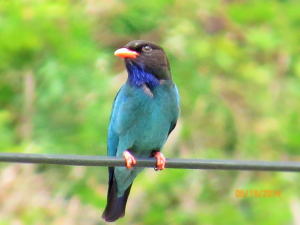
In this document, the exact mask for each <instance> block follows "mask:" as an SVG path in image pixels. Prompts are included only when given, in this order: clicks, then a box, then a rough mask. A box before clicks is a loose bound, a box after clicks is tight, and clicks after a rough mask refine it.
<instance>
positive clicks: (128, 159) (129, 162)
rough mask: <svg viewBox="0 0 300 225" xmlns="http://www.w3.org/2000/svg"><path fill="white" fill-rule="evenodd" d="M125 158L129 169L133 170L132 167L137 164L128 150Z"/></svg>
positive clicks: (124, 155) (124, 154) (125, 152)
mask: <svg viewBox="0 0 300 225" xmlns="http://www.w3.org/2000/svg"><path fill="white" fill-rule="evenodd" d="M123 157H124V159H125V163H126V167H127V169H131V167H132V165H135V164H136V160H135V158H134V156H133V155H131V154H130V152H129V151H127V150H126V151H124V152H123Z"/></svg>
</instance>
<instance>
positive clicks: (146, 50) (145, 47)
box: [143, 45, 152, 52]
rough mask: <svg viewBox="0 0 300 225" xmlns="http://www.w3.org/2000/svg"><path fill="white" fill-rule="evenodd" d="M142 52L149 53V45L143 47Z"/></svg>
mask: <svg viewBox="0 0 300 225" xmlns="http://www.w3.org/2000/svg"><path fill="white" fill-rule="evenodd" d="M143 51H144V52H151V51H152V48H151V47H150V46H149V45H146V46H144V47H143Z"/></svg>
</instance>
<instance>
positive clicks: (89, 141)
mask: <svg viewBox="0 0 300 225" xmlns="http://www.w3.org/2000/svg"><path fill="white" fill-rule="evenodd" d="M299 8H300V2H299V1H296V0H294V1H293V0H281V1H275V0H273V1H267V0H252V1H251V0H249V1H247V0H244V1H240V0H222V1H221V0H219V1H204V0H189V1H182V0H167V1H161V0H153V1H138V0H131V1H121V0H115V1H107V0H82V1H76V0H73V1H71V0H69V1H68V0H59V1H55V0H22V1H21V0H9V1H8V0H1V1H0V151H1V152H23V153H48V154H78V155H80V154H84V155H106V133H107V126H108V122H109V116H110V110H111V106H112V102H113V99H114V96H115V95H116V93H117V91H118V89H119V88H120V86H121V85H122V84H123V83H124V82H125V80H126V76H127V74H126V71H125V67H124V65H123V62H122V60H121V59H119V58H117V57H114V55H113V52H114V51H115V50H116V49H118V48H120V47H122V46H124V45H125V44H126V43H127V42H129V41H131V40H136V39H145V40H151V41H154V42H157V43H158V44H160V45H161V46H163V47H164V49H165V51H166V53H167V55H168V57H169V60H170V64H171V69H172V74H173V78H174V81H175V82H176V84H177V86H178V88H179V92H180V99H181V117H180V119H179V122H178V125H177V127H176V129H175V131H174V132H173V133H172V135H171V136H170V138H169V140H168V143H167V144H166V146H165V148H164V151H163V152H164V154H165V156H166V157H169V158H203V159H237V160H266V161H299V159H300V157H299V154H298V152H299V149H300V117H299V111H300V101H299V97H300V54H299V51H300V13H299ZM0 170H1V176H0V224H1V225H2V224H4V225H6V224H7V225H10V224H41V225H43V224H71V225H72V224H104V222H103V220H102V219H101V218H100V216H101V214H102V212H103V210H104V207H105V204H106V190H107V179H108V177H107V168H105V167H101V168H96V167H90V168H88V167H71V166H54V165H21V164H7V163H1V164H0ZM299 184H300V176H299V174H297V173H278V172H254V171H253V172H241V171H212V170H211V171H210V170H183V169H166V170H164V171H162V172H155V171H154V170H152V169H147V170H145V171H144V172H143V173H141V174H140V175H139V176H138V177H137V179H136V180H135V182H134V185H133V188H132V191H131V195H130V197H129V202H128V206H127V211H126V216H125V218H124V219H121V220H119V221H117V222H116V224H136V225H142V224H145V225H148V224H149V225H152V224H172V225H176V224H203V225H211V224H249V225H250V224H270V225H274V224H275V225H276V224H280V225H282V224H299V216H298V214H299V209H300V194H299V188H300V187H299V186H300V185H299ZM236 190H244V191H247V190H248V191H250V190H276V191H277V190H280V192H281V195H280V197H279V196H276V197H271V198H262V197H261V198H255V197H245V198H237V197H236V195H235V193H236Z"/></svg>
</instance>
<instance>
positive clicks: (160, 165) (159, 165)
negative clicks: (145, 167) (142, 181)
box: [154, 152, 166, 171]
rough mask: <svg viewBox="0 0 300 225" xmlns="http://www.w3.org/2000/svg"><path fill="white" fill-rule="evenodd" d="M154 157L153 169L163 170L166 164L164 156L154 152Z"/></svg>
mask: <svg viewBox="0 0 300 225" xmlns="http://www.w3.org/2000/svg"><path fill="white" fill-rule="evenodd" d="M154 158H156V167H155V168H154V170H155V171H158V170H163V169H164V168H165V165H166V158H165V156H164V155H163V154H162V153H161V152H155V154H154Z"/></svg>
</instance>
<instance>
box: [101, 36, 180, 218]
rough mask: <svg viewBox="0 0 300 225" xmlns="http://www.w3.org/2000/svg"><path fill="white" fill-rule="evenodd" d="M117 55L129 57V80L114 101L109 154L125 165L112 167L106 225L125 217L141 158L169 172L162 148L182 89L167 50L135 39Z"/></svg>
mask: <svg viewBox="0 0 300 225" xmlns="http://www.w3.org/2000/svg"><path fill="white" fill-rule="evenodd" d="M114 55H115V56H118V57H121V58H123V59H124V62H125V67H126V69H127V73H128V78H127V81H126V82H125V84H124V85H123V86H122V87H121V88H120V90H119V92H118V93H117V95H116V97H115V99H114V103H113V107H112V112H111V116H110V122H109V126H108V135H107V152H108V156H116V157H122V156H123V157H124V159H125V166H126V167H109V168H108V170H109V181H108V193H107V205H106V207H105V210H104V212H103V214H102V218H103V219H104V220H105V221H107V222H114V221H116V220H117V219H119V218H122V217H124V216H125V207H126V203H127V199H128V196H129V193H130V189H131V186H132V183H133V180H134V179H135V178H136V176H137V175H138V174H139V173H140V172H141V171H142V170H143V169H144V168H140V167H139V168H138V167H134V165H135V164H136V163H137V162H136V157H154V158H156V167H155V170H163V169H164V168H165V164H166V158H165V157H164V155H163V154H162V153H161V150H162V148H163V146H164V144H165V142H166V141H167V138H168V136H169V134H170V133H171V132H172V130H173V129H174V128H175V126H176V123H177V119H178V116H179V113H180V108H179V93H178V89H177V86H176V84H175V83H174V82H173V79H172V75H171V70H170V65H169V61H168V58H167V56H166V54H165V52H164V50H163V48H162V47H160V46H159V45H157V44H156V43H154V42H151V41H145V40H134V41H131V42H129V43H128V44H127V45H125V47H122V48H120V49H118V50H116V51H115V53H114Z"/></svg>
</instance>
